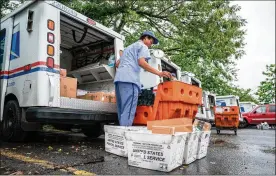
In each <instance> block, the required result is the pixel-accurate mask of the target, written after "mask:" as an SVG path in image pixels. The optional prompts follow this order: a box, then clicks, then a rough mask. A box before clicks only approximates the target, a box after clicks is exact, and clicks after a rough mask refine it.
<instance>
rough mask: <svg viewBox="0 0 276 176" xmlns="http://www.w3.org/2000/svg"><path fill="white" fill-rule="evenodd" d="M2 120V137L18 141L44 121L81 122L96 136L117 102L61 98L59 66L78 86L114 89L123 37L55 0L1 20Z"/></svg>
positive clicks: (113, 114)
mask: <svg viewBox="0 0 276 176" xmlns="http://www.w3.org/2000/svg"><path fill="white" fill-rule="evenodd" d="M0 40H1V50H0V80H1V86H0V87H1V94H0V102H1V104H0V120H1V123H2V125H1V132H2V137H3V139H4V140H21V139H23V138H24V137H25V134H26V132H25V131H36V130H38V129H40V128H41V124H43V123H52V124H64V125H72V124H74V125H79V126H80V127H81V128H82V129H83V131H84V133H85V134H86V135H87V136H98V135H99V131H100V130H99V128H100V125H99V124H100V123H102V122H106V123H107V122H115V121H117V113H116V104H114V103H113V104H112V103H104V102H96V101H89V100H82V99H76V98H67V97H61V96H60V68H64V69H67V72H68V74H67V75H68V76H70V77H75V78H77V81H78V86H77V88H78V89H83V90H89V91H99V90H106V91H112V90H114V85H113V79H114V76H115V67H114V66H113V67H110V66H109V65H108V60H109V59H110V57H113V58H116V59H117V58H119V51H120V50H123V41H124V36H122V35H120V34H119V33H117V32H115V31H113V30H111V29H109V28H107V27H105V26H103V25H101V24H99V23H97V22H95V21H93V20H92V19H90V18H88V17H86V16H84V15H82V14H80V13H78V12H76V11H74V10H72V9H70V8H68V7H66V6H64V5H62V4H61V3H59V2H57V1H27V2H26V3H25V4H23V5H21V6H20V7H19V8H18V9H16V10H15V11H14V12H12V13H10V14H9V15H7V16H6V17H4V18H2V19H1V30H0Z"/></svg>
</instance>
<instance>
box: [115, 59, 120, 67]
mask: <svg viewBox="0 0 276 176" xmlns="http://www.w3.org/2000/svg"><path fill="white" fill-rule="evenodd" d="M119 64H120V60H117V61H116V68H118V67H119Z"/></svg>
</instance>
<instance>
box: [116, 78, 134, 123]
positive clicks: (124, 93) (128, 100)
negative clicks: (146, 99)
mask: <svg viewBox="0 0 276 176" xmlns="http://www.w3.org/2000/svg"><path fill="white" fill-rule="evenodd" d="M138 92H139V89H138V87H137V86H136V85H135V84H132V83H123V82H118V83H116V96H119V98H117V100H118V101H119V102H117V104H118V105H117V107H118V109H119V110H118V118H119V122H120V125H121V126H131V125H132V123H133V120H134V116H135V112H136V107H137V102H138Z"/></svg>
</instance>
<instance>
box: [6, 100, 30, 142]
mask: <svg viewBox="0 0 276 176" xmlns="http://www.w3.org/2000/svg"><path fill="white" fill-rule="evenodd" d="M21 115H22V111H21V108H20V107H19V104H18V102H17V101H15V100H10V101H8V102H7V103H6V104H5V107H4V112H3V121H2V123H1V136H2V137H1V138H2V139H3V140H4V141H23V140H24V139H25V137H26V132H24V131H23V130H22V128H21Z"/></svg>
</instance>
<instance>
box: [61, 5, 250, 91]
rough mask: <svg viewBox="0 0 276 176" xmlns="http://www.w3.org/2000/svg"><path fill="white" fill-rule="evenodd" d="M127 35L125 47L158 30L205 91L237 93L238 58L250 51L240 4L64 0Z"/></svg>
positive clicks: (164, 45)
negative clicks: (238, 13)
mask: <svg viewBox="0 0 276 176" xmlns="http://www.w3.org/2000/svg"><path fill="white" fill-rule="evenodd" d="M58 1H59V2H61V3H63V4H65V5H67V6H68V7H70V8H72V9H74V10H76V11H78V12H80V13H82V14H84V15H86V16H88V17H89V18H91V19H93V20H95V21H97V22H100V23H102V24H103V25H105V26H108V27H109V28H112V29H113V30H115V31H117V32H118V33H121V34H123V35H124V36H125V37H126V41H125V46H128V45H129V44H131V43H133V42H135V41H136V40H137V39H138V38H139V36H140V34H141V33H142V32H143V31H145V30H151V31H154V32H155V34H156V36H157V37H158V39H159V41H160V44H159V45H157V46H154V48H159V49H162V50H164V51H165V53H166V54H167V55H168V56H170V58H171V59H172V61H174V62H175V63H176V64H177V65H179V66H180V67H181V68H182V70H185V71H189V72H193V73H194V74H195V75H196V77H198V78H199V79H200V80H201V81H202V87H203V89H205V90H209V91H212V92H214V93H216V94H218V95H225V94H227V93H229V92H233V89H234V88H235V86H233V85H232V84H231V82H232V81H234V80H236V76H237V75H236V71H237V70H236V68H235V66H236V61H237V60H238V59H240V58H241V57H242V56H243V54H244V50H243V47H244V45H245V43H244V34H245V32H246V31H245V30H244V29H243V26H245V24H246V20H244V19H242V18H241V17H240V16H238V15H237V12H238V11H239V10H240V7H239V6H238V5H231V4H230V2H229V1H225V0H216V1H208V0H196V1H184V0H166V1H152V0H104V1H102V0H70V1H68V0H58Z"/></svg>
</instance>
